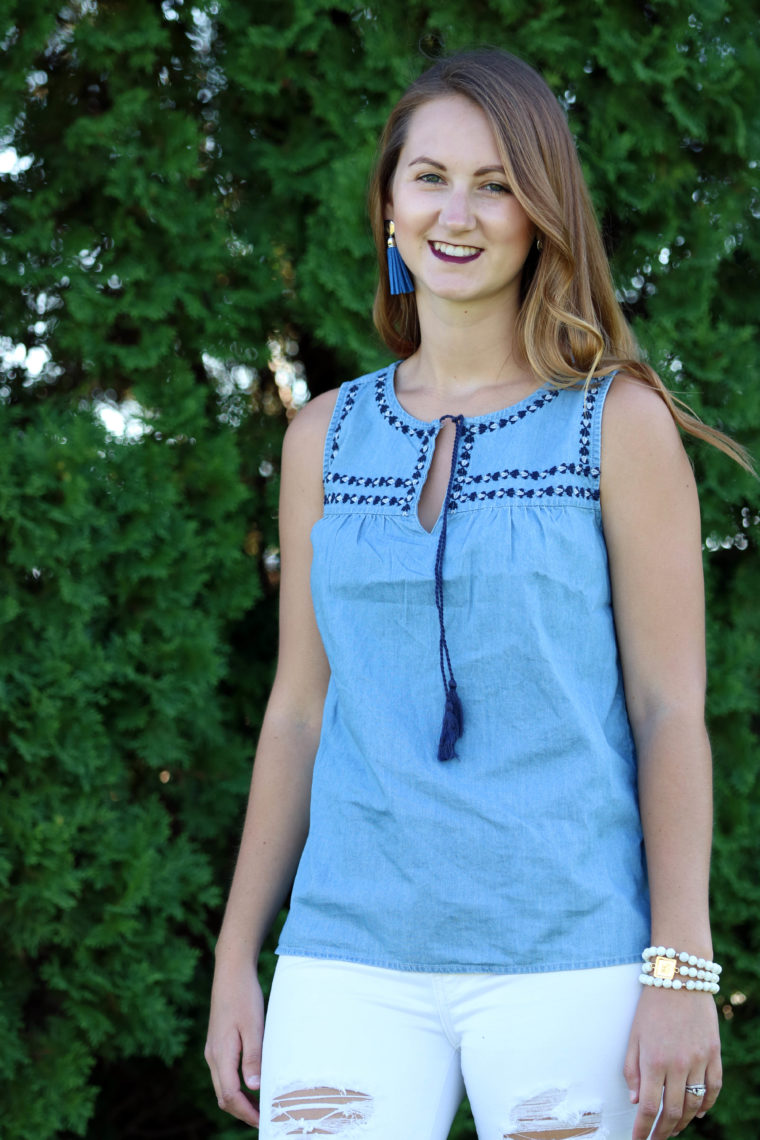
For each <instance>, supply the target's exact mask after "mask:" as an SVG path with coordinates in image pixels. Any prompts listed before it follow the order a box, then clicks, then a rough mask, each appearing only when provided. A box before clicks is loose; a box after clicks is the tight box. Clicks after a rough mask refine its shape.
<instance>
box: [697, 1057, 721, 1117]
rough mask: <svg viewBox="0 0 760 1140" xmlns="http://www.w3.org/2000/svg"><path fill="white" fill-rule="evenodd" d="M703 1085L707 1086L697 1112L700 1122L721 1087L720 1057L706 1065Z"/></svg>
mask: <svg viewBox="0 0 760 1140" xmlns="http://www.w3.org/2000/svg"><path fill="white" fill-rule="evenodd" d="M704 1084H706V1085H707V1093H706V1095H705V1099H704V1100H703V1101H702V1104H701V1105H700V1107H699V1111H698V1112H697V1116H698V1117H699V1118H700V1120H701V1119H702V1117H703V1116H704V1115H705V1113H706V1112H709V1111H710V1109H711V1108H712V1106H713V1105H714V1104H715V1102H716V1100H717V1099H718V1096H719V1094H720V1090H721V1087H722V1085H723V1067H722V1065H721V1063H720V1057H716V1058H715V1059H714V1060H712V1061H710V1063H709V1064H708V1066H707V1072H706V1073H705V1079H704Z"/></svg>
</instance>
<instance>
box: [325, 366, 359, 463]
mask: <svg viewBox="0 0 760 1140" xmlns="http://www.w3.org/2000/svg"><path fill="white" fill-rule="evenodd" d="M358 391H359V385H358V384H352V385H351V387H350V388H349V389H348V391H347V392H346V399H345V400H344V402H343V410H342V411H341V413H340V419H339V420H338V422H337V424H336V425H335V432H334V434H333V441H332V449H331V451H330V463H332V461H333V459H335V456H336V455H337V454H338V447H339V446H340V445H339V439H340V429H341V428H342V427H343V422H344V420H345V418H346V416H347V415H348V413H349V412H350V411H351V409H352V408H353V406H354V403H355V402H356V393H357V392H358Z"/></svg>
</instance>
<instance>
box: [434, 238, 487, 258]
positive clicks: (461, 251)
mask: <svg viewBox="0 0 760 1140" xmlns="http://www.w3.org/2000/svg"><path fill="white" fill-rule="evenodd" d="M433 249H437V250H438V252H439V253H445V254H446V256H447V257H472V256H473V254H475V253H480V250H479V249H478V247H477V246H476V245H448V244H447V243H446V242H445V241H434V242H433Z"/></svg>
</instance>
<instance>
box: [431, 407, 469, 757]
mask: <svg viewBox="0 0 760 1140" xmlns="http://www.w3.org/2000/svg"><path fill="white" fill-rule="evenodd" d="M444 420H451V421H452V422H453V423H455V424H456V435H455V436H454V450H453V451H452V454H451V471H450V472H449V483H448V486H447V488H446V496H445V498H444V500H443V519H442V522H441V535H440V538H439V539H438V549H437V551H436V555H435V604H436V607H437V609H438V626H439V630H440V640H439V655H440V662H441V677H442V678H443V691H444V693H445V695H446V699H445V704H444V712H443V724H442V726H441V739H440V741H439V742H438V759H439V760H452V759H456V751H455V749H456V743H457V741H458V740H459V738H460V736H461V735H462V728H463V714H462V702H461V701H460V699H459V693H458V692H457V683H456V681H455V680H454V671H453V669H452V668H451V658H450V657H449V647H448V645H447V643H446V626H445V623H444V620H443V556H444V553H445V551H446V528H447V523H448V516H449V502H450V500H451V489H452V487H453V486H454V476H455V474H456V467H457V459H458V457H459V443H460V441H461V438H462V431H463V428H464V416H441V420H440V422H441V423H443V421H444Z"/></svg>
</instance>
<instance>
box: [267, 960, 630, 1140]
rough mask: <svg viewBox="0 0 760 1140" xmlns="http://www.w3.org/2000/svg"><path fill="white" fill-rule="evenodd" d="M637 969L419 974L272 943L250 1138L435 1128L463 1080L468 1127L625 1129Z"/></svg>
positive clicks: (511, 1132)
mask: <svg viewBox="0 0 760 1140" xmlns="http://www.w3.org/2000/svg"><path fill="white" fill-rule="evenodd" d="M638 975H639V966H638V965H626V966H612V967H607V968H604V969H596V970H574V971H568V972H560V973H543V974H508V975H503V974H427V973H411V972H405V971H396V970H386V969H380V968H377V967H374V966H363V965H357V964H355V963H350V962H332V961H324V960H320V959H316V958H297V957H285V956H283V957H281V958H280V959H279V961H278V965H277V970H276V973H275V978H274V984H273V987H272V994H271V998H270V1002H269V1009H268V1012H267V1021H266V1031H265V1034H264V1057H263V1065H262V1087H261V1129H260V1140H282V1138H284V1137H287V1136H312V1135H319V1136H341V1137H344V1138H345V1140H349V1138H354V1137H356V1138H357V1140H358V1138H360V1137H361V1138H364V1140H446V1137H447V1136H448V1134H449V1128H450V1126H451V1122H452V1120H453V1118H454V1115H455V1113H456V1110H457V1107H458V1105H459V1103H460V1101H461V1099H462V1096H463V1095H464V1094H465V1092H466V1094H467V1096H468V1097H469V1100H470V1105H471V1108H472V1112H473V1115H474V1118H475V1124H476V1127H477V1132H478V1137H479V1140H574V1138H575V1137H587V1138H589V1140H592V1138H593V1140H630V1137H631V1131H632V1128H633V1119H634V1116H635V1114H636V1109H635V1106H633V1105H631V1103H630V1100H629V1096H628V1089H627V1087H626V1084H625V1081H624V1079H623V1059H624V1055H625V1049H626V1044H627V1040H628V1034H629V1030H630V1026H631V1022H632V1020H633V1014H634V1010H635V1006H636V1002H637V1000H638V996H639V992H640V986H639V984H638V981H637V978H638Z"/></svg>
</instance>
